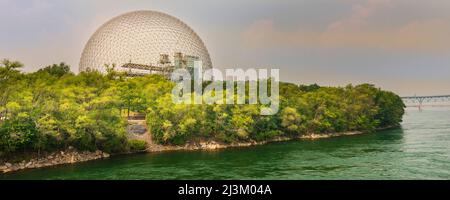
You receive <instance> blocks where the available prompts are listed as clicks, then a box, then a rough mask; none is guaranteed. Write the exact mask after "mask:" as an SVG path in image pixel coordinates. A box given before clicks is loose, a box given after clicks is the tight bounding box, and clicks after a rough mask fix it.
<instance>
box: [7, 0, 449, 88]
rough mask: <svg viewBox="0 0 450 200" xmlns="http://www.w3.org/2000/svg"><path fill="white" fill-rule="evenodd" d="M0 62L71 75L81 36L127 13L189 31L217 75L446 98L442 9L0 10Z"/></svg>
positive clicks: (35, 4)
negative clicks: (151, 14)
mask: <svg viewBox="0 0 450 200" xmlns="http://www.w3.org/2000/svg"><path fill="white" fill-rule="evenodd" d="M0 8H2V9H1V10H2V11H1V12H0V25H1V26H0V59H1V58H9V59H12V60H20V61H22V62H23V63H25V65H26V68H25V71H35V70H36V69H39V68H41V67H43V66H46V65H49V64H52V63H59V62H61V61H64V62H66V63H68V64H70V65H71V66H72V70H73V71H74V72H78V62H79V58H80V55H81V52H82V50H83V47H84V45H85V44H86V42H87V40H88V39H89V37H90V35H91V34H93V33H94V31H95V30H96V29H97V28H98V27H99V26H100V25H102V24H103V23H105V22H106V21H108V20H109V19H111V18H112V17H115V16H117V15H120V14H123V13H125V12H128V11H133V10H157V11H162V12H165V13H168V14H170V15H172V16H175V17H177V18H179V19H181V20H182V21H184V22H186V23H187V24H188V25H189V26H191V27H192V28H193V29H194V30H195V31H196V32H197V33H198V34H199V35H200V37H201V38H202V39H203V41H204V42H205V45H206V46H207V48H208V50H209V52H210V54H211V58H212V61H213V65H214V67H216V68H221V69H224V68H234V67H240V68H250V67H252V68H268V67H270V68H279V69H280V73H281V80H284V81H289V82H295V83H319V84H321V85H346V84H348V83H353V84H358V83H363V82H369V83H374V84H376V85H377V86H380V87H382V88H384V89H387V90H392V91H395V92H397V93H399V94H401V95H414V94H417V95H433V94H450V1H448V0H426V1H425V0H291V1H289V0H278V1H276V0H273V1H269V0H226V1H225V0H223V1H211V0H190V1H187V0H175V1H170V0H161V1H151V0H126V1H125V0H95V1H92V0H64V1H61V0H53V1H52V0H0Z"/></svg>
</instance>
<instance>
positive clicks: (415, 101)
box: [402, 95, 450, 109]
mask: <svg viewBox="0 0 450 200" xmlns="http://www.w3.org/2000/svg"><path fill="white" fill-rule="evenodd" d="M402 100H403V102H405V104H407V105H411V104H412V105H413V106H414V107H419V109H420V108H421V107H422V106H423V104H424V103H445V102H449V103H450V95H435V96H409V97H402Z"/></svg>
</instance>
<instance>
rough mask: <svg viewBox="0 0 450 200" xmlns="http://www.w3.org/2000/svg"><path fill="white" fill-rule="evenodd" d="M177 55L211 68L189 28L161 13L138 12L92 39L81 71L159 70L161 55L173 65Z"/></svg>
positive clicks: (109, 24)
mask: <svg viewBox="0 0 450 200" xmlns="http://www.w3.org/2000/svg"><path fill="white" fill-rule="evenodd" d="M176 53H182V54H183V55H189V56H194V57H198V58H199V60H201V61H202V62H203V68H205V69H209V68H212V63H211V59H210V57H209V53H208V50H207V49H206V47H205V45H204V43H203V41H202V40H201V39H200V37H199V36H198V35H197V34H196V33H195V32H194V31H193V30H192V29H191V28H190V27H189V26H188V25H186V24H185V23H183V22H182V21H180V20H179V19H177V18H175V17H172V16H170V15H167V14H164V13H161V12H156V11H135V12H130V13H126V14H123V15H120V16H118V17H115V18H113V19H111V20H110V21H108V22H106V23H105V24H104V25H102V26H101V27H100V28H99V29H98V30H97V31H96V32H95V33H94V35H92V36H91V38H90V39H89V41H88V42H87V44H86V46H85V48H84V51H83V53H82V55H81V59H80V65H79V71H80V72H81V71H86V70H98V71H100V72H105V71H106V67H105V64H107V65H112V64H115V65H116V69H117V70H119V71H120V70H124V69H121V68H120V66H122V65H124V64H126V63H136V64H142V65H152V66H156V65H158V63H159V62H160V56H161V54H165V55H169V56H170V57H171V58H172V59H170V62H171V63H174V62H175V61H174V59H173V56H174V55H175V54H176Z"/></svg>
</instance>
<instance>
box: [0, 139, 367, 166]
mask: <svg viewBox="0 0 450 200" xmlns="http://www.w3.org/2000/svg"><path fill="white" fill-rule="evenodd" d="M362 133H363V132H357V131H355V132H343V133H329V134H307V135H302V136H297V137H277V138H273V139H270V140H266V141H261V142H256V141H252V142H240V143H231V144H227V143H220V142H216V141H203V142H193V143H188V144H186V145H184V146H169V145H155V144H153V145H150V146H149V148H148V149H147V150H146V151H145V152H164V151H195V150H220V149H226V148H238V147H250V146H256V145H264V144H268V143H273V142H283V141H290V140H296V139H300V140H317V139H324V138H331V137H339V136H351V135H359V134H362ZM109 157H110V155H109V154H108V153H105V152H102V151H95V152H89V151H83V152H79V151H77V150H76V149H74V148H72V147H69V148H68V149H67V150H65V151H58V152H54V153H51V154H48V155H46V156H42V157H40V158H33V159H30V160H28V161H27V160H23V161H22V162H17V163H9V162H5V163H2V164H1V165H0V172H1V173H10V172H15V171H19V170H24V169H36V168H44V167H50V166H56V165H64V164H74V163H80V162H86V161H91V160H97V159H104V158H109Z"/></svg>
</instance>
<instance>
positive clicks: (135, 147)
mask: <svg viewBox="0 0 450 200" xmlns="http://www.w3.org/2000/svg"><path fill="white" fill-rule="evenodd" d="M128 147H129V148H130V151H132V152H135V151H144V150H145V149H147V142H146V141H142V140H128Z"/></svg>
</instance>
